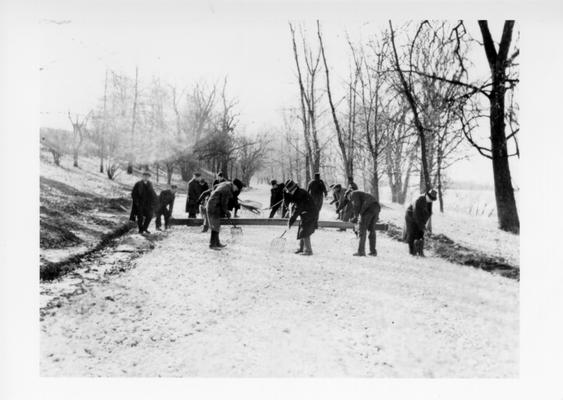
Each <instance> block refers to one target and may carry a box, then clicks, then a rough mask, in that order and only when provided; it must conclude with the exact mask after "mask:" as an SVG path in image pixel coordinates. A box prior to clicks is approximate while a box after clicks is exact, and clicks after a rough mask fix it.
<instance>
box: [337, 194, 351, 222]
mask: <svg viewBox="0 0 563 400" xmlns="http://www.w3.org/2000/svg"><path fill="white" fill-rule="evenodd" d="M352 192H353V190H351V189H348V190H346V191H345V192H344V194H343V195H342V197H341V198H340V201H339V204H338V208H337V209H336V212H337V213H339V216H340V220H341V221H343V222H348V221H350V220H351V219H352V218H353V217H354V209H353V207H352V202H351V201H350V195H351V194H352Z"/></svg>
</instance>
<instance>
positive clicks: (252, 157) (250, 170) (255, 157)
mask: <svg viewBox="0 0 563 400" xmlns="http://www.w3.org/2000/svg"><path fill="white" fill-rule="evenodd" d="M237 142H238V145H239V146H240V148H239V150H238V151H237V154H236V159H237V161H238V164H239V166H240V173H241V179H242V181H243V182H245V183H246V184H247V185H250V180H251V179H252V177H253V176H254V174H255V173H256V172H257V171H259V170H260V169H261V168H263V167H264V164H265V161H266V156H267V154H268V150H269V149H268V146H269V142H270V141H269V139H268V138H267V137H266V136H265V135H262V136H258V137H257V138H255V139H250V138H248V137H246V136H242V137H240V138H238V140H237Z"/></svg>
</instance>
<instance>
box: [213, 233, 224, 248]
mask: <svg viewBox="0 0 563 400" xmlns="http://www.w3.org/2000/svg"><path fill="white" fill-rule="evenodd" d="M215 246H217V247H218V248H220V249H222V248H223V247H227V245H226V244H222V243H221V241H220V240H219V232H215Z"/></svg>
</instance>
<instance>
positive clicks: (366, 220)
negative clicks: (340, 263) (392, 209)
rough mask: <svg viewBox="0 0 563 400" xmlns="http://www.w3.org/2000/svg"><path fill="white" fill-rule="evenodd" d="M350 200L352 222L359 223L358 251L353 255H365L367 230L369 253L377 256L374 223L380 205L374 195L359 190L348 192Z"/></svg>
mask: <svg viewBox="0 0 563 400" xmlns="http://www.w3.org/2000/svg"><path fill="white" fill-rule="evenodd" d="M350 202H351V203H352V209H353V212H354V217H353V218H352V222H353V223H359V225H360V229H359V231H360V232H359V236H360V242H359V244H358V251H357V252H356V253H354V254H353V255H354V256H365V255H366V235H367V232H368V231H369V255H370V256H374V257H375V256H377V250H376V249H375V238H376V236H375V224H376V223H377V220H378V219H379V212H380V211H381V206H380V205H379V202H378V201H377V200H376V199H375V197H373V196H372V195H371V194H369V193H366V192H362V191H361V190H354V191H353V192H352V193H351V194H350ZM358 219H359V221H358Z"/></svg>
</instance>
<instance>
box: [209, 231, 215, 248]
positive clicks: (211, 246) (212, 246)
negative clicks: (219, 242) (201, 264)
mask: <svg viewBox="0 0 563 400" xmlns="http://www.w3.org/2000/svg"><path fill="white" fill-rule="evenodd" d="M216 247H217V246H216V244H215V231H211V236H210V237H209V248H211V249H215V248H216Z"/></svg>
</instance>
